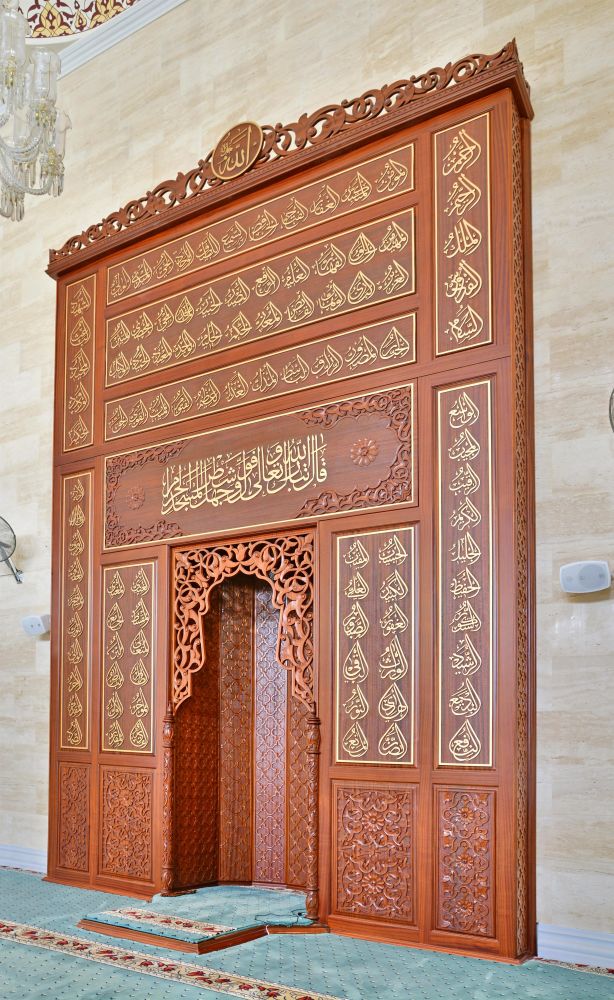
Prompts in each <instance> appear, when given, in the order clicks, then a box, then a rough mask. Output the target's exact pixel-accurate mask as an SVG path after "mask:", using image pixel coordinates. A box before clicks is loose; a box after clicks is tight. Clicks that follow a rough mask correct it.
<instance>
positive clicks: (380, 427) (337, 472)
mask: <svg viewBox="0 0 614 1000" xmlns="http://www.w3.org/2000/svg"><path fill="white" fill-rule="evenodd" d="M106 486H107V499H106V533H105V541H106V546H107V548H111V547H115V546H121V545H130V544H135V543H141V542H146V541H153V540H155V539H160V538H170V537H180V536H187V535H198V534H203V533H204V532H205V531H206V532H207V533H208V534H212V533H215V532H218V531H223V530H226V529H228V528H238V527H248V526H250V527H255V526H262V525H264V524H275V523H280V522H281V521H284V520H290V519H294V518H297V517H314V516H319V515H325V514H332V513H336V512H337V511H342V510H352V509H367V508H372V507H377V506H380V505H384V504H396V503H411V502H412V501H413V499H414V495H413V388H412V385H411V384H409V385H401V386H398V387H396V388H392V389H387V390H386V391H379V392H375V393H369V394H368V395H364V396H356V397H351V398H349V399H342V400H338V401H335V402H333V403H327V404H323V405H321V406H318V407H313V408H312V409H309V410H291V411H289V412H286V413H285V414H280V415H279V416H275V417H266V418H262V419H258V420H252V421H249V422H247V423H244V424H236V425H234V426H231V427H226V428H223V429H221V430H216V431H209V432H205V433H203V434H199V435H195V436H193V437H190V438H186V439H183V440H179V441H174V442H170V443H168V444H164V445H159V446H157V447H154V448H147V449H142V450H137V451H132V452H126V453H123V454H120V455H113V456H110V457H109V458H107V459H106Z"/></svg>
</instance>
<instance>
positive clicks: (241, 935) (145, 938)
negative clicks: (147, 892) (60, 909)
mask: <svg viewBox="0 0 614 1000" xmlns="http://www.w3.org/2000/svg"><path fill="white" fill-rule="evenodd" d="M77 927H81V928H83V930H85V931H95V932H96V934H106V935H107V936H108V937H115V938H124V939H125V940H127V941H136V942H137V943H138V944H151V945H157V947H159V948H170V950H171V951H183V952H188V953H189V954H192V955H205V954H206V953H207V952H210V951H221V950H222V949H224V948H233V947H234V946H235V945H237V944H245V942H246V941H255V940H256V938H260V937H264V936H265V935H266V934H267V933H268V930H267V928H266V927H265V926H264V925H263V926H261V927H246V928H245V929H243V930H239V931H233V932H230V933H229V934H221V935H219V936H218V937H212V938H201V939H200V940H199V941H180V940H178V939H177V938H171V937H166V936H165V935H164V934H155V933H153V932H152V931H137V930H134V929H133V928H132V927H118V926H117V925H116V924H107V923H103V922H102V921H98V920H88V919H87V917H86V918H84V919H83V920H80V921H79V923H78V924H77Z"/></svg>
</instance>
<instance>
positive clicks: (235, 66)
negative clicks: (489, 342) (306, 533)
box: [0, 0, 614, 931]
mask: <svg viewBox="0 0 614 1000" xmlns="http://www.w3.org/2000/svg"><path fill="white" fill-rule="evenodd" d="M608 6H609V5H608V4H606V3H605V2H604V0H585V2H584V3H582V4H578V3H577V2H575V0H574V2H572V0H535V2H521V0H465V2H464V3H462V4H460V3H456V4H452V3H447V4H434V5H425V4H421V3H416V2H415V0H389V2H388V3H387V4H373V3H367V2H366V0H354V2H349V0H337V2H336V3H333V4H331V3H329V2H327V0H312V2H310V3H306V2H301V3H295V2H291V0H266V2H265V0H250V2H249V3H243V4H238V5H237V4H232V5H231V4H228V3H226V2H224V0H209V2H208V3H206V4H205V3H202V0H186V3H184V4H183V5H181V6H180V7H178V8H176V9H175V10H174V11H173V12H172V13H170V14H167V15H166V16H164V17H162V18H161V19H159V20H157V21H155V22H154V23H153V24H151V25H149V26H148V27H147V28H144V29H143V30H142V31H141V32H140V33H139V34H138V35H136V36H133V37H131V38H129V39H127V40H126V41H124V42H122V43H121V44H119V45H118V46H116V47H115V48H114V49H112V50H110V51H107V52H105V53H104V54H103V55H101V56H99V57H98V58H97V59H96V60H94V61H93V62H90V63H88V64H87V65H85V66H83V67H82V68H81V69H79V70H77V71H76V72H74V73H73V74H71V75H70V76H69V77H67V78H66V79H65V80H64V81H63V82H62V83H61V103H62V105H63V106H64V107H65V108H66V109H67V110H68V111H69V113H70V115H71V117H72V120H73V125H74V130H73V132H72V134H71V135H70V137H69V143H70V144H69V152H68V163H67V179H66V191H65V194H64V195H63V197H62V198H61V199H60V200H58V201H51V200H50V199H44V200H43V199H41V201H40V202H35V201H34V200H33V199H30V202H29V204H28V206H27V210H26V218H25V220H24V222H22V223H20V224H19V225H15V224H12V223H10V222H6V221H4V220H0V238H1V250H0V253H1V267H0V302H1V303H2V306H1V309H2V313H1V316H2V318H1V322H0V385H1V391H0V514H2V515H3V516H4V517H6V518H7V519H8V520H9V521H10V522H11V524H13V526H14V528H15V530H16V532H17V535H18V537H19V549H18V562H19V564H20V566H21V568H22V569H23V570H24V574H25V575H24V583H23V585H22V586H16V585H15V583H14V582H13V580H12V579H10V578H7V579H4V578H0V671H1V677H2V698H1V699H0V801H1V804H2V808H1V809H0V844H17V845H21V846H23V847H29V848H33V849H40V850H42V849H44V848H45V845H46V822H47V820H46V815H47V734H48V672H49V645H48V643H47V642H46V641H38V642H37V641H34V640H31V639H27V638H26V637H25V636H24V635H23V633H22V632H21V630H20V625H19V621H20V618H21V617H22V616H23V615H24V614H27V613H29V612H41V611H46V610H48V604H49V569H50V554H49V553H50V521H51V491H50V483H51V415H52V405H53V399H52V391H53V390H52V369H53V336H54V292H55V289H54V283H53V282H52V281H51V280H50V279H49V278H48V277H46V275H45V273H44V268H45V263H46V251H47V248H48V247H49V246H57V245H59V244H60V243H61V242H63V240H64V238H66V237H67V236H69V235H70V234H72V233H73V232H77V231H80V230H81V229H82V228H83V226H84V225H86V224H90V223H92V222H94V221H95V220H97V219H98V218H100V217H102V216H103V215H105V214H106V213H107V212H109V211H110V210H112V209H113V208H115V207H116V206H118V205H120V204H122V203H124V202H125V201H126V200H127V199H128V198H130V197H133V196H135V195H137V194H141V193H142V192H143V191H144V190H145V189H146V188H148V187H149V186H151V185H153V184H154V183H156V182H157V181H159V180H161V179H163V178H165V177H169V176H172V175H174V174H175V173H176V172H177V171H178V170H180V169H187V168H188V167H190V166H192V165H193V164H194V163H195V162H196V160H197V159H198V157H199V155H201V154H202V153H204V152H206V151H207V150H208V149H209V148H210V147H211V146H212V145H213V144H214V142H215V141H216V139H217V138H218V136H219V135H220V134H221V133H222V132H223V131H224V129H225V128H226V127H228V125H229V124H231V123H233V122H236V121H240V120H241V119H244V118H251V119H254V120H256V121H263V122H266V121H284V120H292V119H293V118H295V116H296V115H297V114H299V113H300V112H302V111H306V110H309V111H311V110H313V109H315V108H317V107H318V106H319V105H321V104H324V103H327V102H328V101H331V100H337V99H341V98H343V97H345V96H354V95H355V94H356V93H359V92H362V91H363V90H364V89H365V88H366V87H368V86H370V85H380V84H382V83H384V82H390V81H392V80H394V79H397V78H398V77H401V76H406V75H408V74H410V73H412V72H419V71H421V70H424V69H426V68H428V67H430V66H431V65H436V64H437V63H439V62H441V61H447V60H448V59H455V58H457V57H459V56H461V55H464V54H465V53H466V52H471V51H479V52H493V51H495V50H497V49H498V48H499V47H500V46H501V45H502V44H503V43H504V42H505V41H507V40H508V39H509V38H511V37H513V36H516V38H517V40H518V45H519V49H520V54H521V57H522V58H523V60H524V64H525V71H526V75H527V78H528V80H529V81H530V83H531V85H532V97H533V102H534V107H535V114H536V117H535V123H534V129H533V194H534V251H535V269H534V271H535V342H536V426H537V531H538V559H537V569H538V580H537V593H538V657H539V701H538V710H539V737H538V782H539V784H538V795H539V819H538V917H539V919H540V920H541V921H543V922H545V923H548V924H558V925H563V926H569V927H577V928H585V929H587V930H595V931H607V930H611V929H612V917H613V913H612V907H613V900H614V833H613V831H614V787H613V778H612V775H613V773H614V771H613V769H612V763H613V759H612V758H613V756H614V741H613V740H612V726H611V715H612V704H613V703H614V698H613V696H614V670H613V669H612V646H613V640H614V595H613V594H611V593H608V594H606V595H604V596H603V597H601V596H596V597H593V598H588V599H582V598H568V597H565V596H564V595H562V594H561V592H560V589H559V586H558V568H559V566H560V564H561V563H563V562H566V561H569V560H573V559H579V558H590V557H601V558H605V559H607V558H608V557H610V560H611V562H612V563H614V553H612V551H611V546H612V539H613V538H614V476H613V469H614V464H613V460H614V434H613V433H612V431H611V429H610V426H609V422H608V417H607V406H608V397H609V393H610V391H611V389H612V387H613V386H614V350H613V349H612V330H611V326H610V324H611V319H610V316H609V315H608V306H609V305H610V303H611V301H612V294H611V287H612V277H611V275H608V273H607V271H608V265H609V264H610V262H611V260H612V257H613V246H612V243H613V237H612V233H613V231H614V225H613V211H614V209H613V205H614V202H613V199H612V190H611V189H612V185H611V179H610V178H611V170H612V161H613V159H614V133H613V131H612V126H611V114H610V112H609V109H611V106H612V105H611V101H612V98H613V97H614V76H613V75H612V73H611V72H610V71H609V63H610V58H611V57H610V53H611V52H612V49H613V47H614V20H613V19H612V17H611V12H608ZM608 546H609V547H608Z"/></svg>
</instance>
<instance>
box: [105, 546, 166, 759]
mask: <svg viewBox="0 0 614 1000" xmlns="http://www.w3.org/2000/svg"><path fill="white" fill-rule="evenodd" d="M155 592H156V570H155V565H154V563H153V562H139V563H125V564H123V565H118V566H106V567H105V569H104V571H103V619H102V629H103V637H104V638H103V664H102V703H101V729H102V732H101V745H102V749H103V751H105V752H112V753H141V754H142V753H153V750H154V747H153V717H154V703H153V699H154V669H155V650H154V643H155V638H154V634H155V633H154V618H155V612H154V606H155V601H154V596H155Z"/></svg>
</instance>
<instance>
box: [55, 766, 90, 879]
mask: <svg viewBox="0 0 614 1000" xmlns="http://www.w3.org/2000/svg"><path fill="white" fill-rule="evenodd" d="M89 786H90V767H89V764H65V763H61V764H60V765H59V767H58V790H59V803H58V828H59V837H58V867H59V868H68V869H70V870H72V871H75V872H84V873H85V872H87V871H89V842H90V837H89V833H90V790H89Z"/></svg>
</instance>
